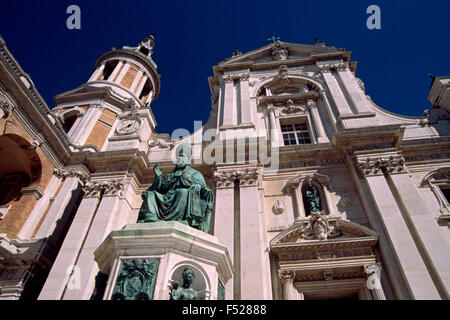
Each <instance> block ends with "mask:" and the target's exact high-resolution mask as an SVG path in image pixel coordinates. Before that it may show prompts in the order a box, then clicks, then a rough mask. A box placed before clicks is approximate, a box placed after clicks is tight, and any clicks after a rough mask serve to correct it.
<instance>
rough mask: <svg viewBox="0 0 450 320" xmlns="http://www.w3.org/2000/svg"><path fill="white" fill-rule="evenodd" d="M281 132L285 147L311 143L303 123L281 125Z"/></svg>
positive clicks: (306, 127)
mask: <svg viewBox="0 0 450 320" xmlns="http://www.w3.org/2000/svg"><path fill="white" fill-rule="evenodd" d="M281 132H282V134H283V141H284V145H285V146H292V145H298V144H308V143H311V137H310V136H309V130H308V126H307V125H306V123H305V122H299V123H287V124H281Z"/></svg>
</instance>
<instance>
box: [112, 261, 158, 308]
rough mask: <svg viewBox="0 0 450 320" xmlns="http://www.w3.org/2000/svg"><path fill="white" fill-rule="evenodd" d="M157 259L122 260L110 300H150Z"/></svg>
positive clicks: (156, 270)
mask: <svg viewBox="0 0 450 320" xmlns="http://www.w3.org/2000/svg"><path fill="white" fill-rule="evenodd" d="M158 263H159V260H158V259H133V260H123V261H122V263H121V265H120V270H119V275H118V276H117V280H116V284H115V286H114V291H113V294H112V297H111V300H152V299H153V291H154V289H155V280H156V274H157V272H158Z"/></svg>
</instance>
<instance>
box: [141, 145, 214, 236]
mask: <svg viewBox="0 0 450 320" xmlns="http://www.w3.org/2000/svg"><path fill="white" fill-rule="evenodd" d="M191 152H192V149H191V146H190V145H189V144H187V143H183V144H181V145H179V146H178V147H177V149H176V155H177V162H176V164H175V169H173V171H172V172H169V173H168V174H166V175H165V176H164V178H162V171H161V170H160V169H159V167H158V164H156V165H155V166H154V168H153V171H154V172H155V179H154V180H153V184H152V185H151V186H150V187H149V188H148V189H147V190H146V191H144V192H143V193H142V200H144V202H143V203H142V206H141V208H140V210H139V217H138V221H137V222H138V223H145V222H156V221H161V220H162V221H179V222H181V223H184V224H187V225H189V226H191V227H193V228H195V229H198V230H200V231H203V232H208V231H209V225H210V219H211V212H212V210H213V203H214V194H213V192H212V190H211V189H210V188H209V187H208V186H207V185H206V182H205V179H204V178H203V175H202V174H201V173H200V172H198V171H197V170H195V169H193V168H192V167H191V166H189V165H188V163H189V162H190V158H191Z"/></svg>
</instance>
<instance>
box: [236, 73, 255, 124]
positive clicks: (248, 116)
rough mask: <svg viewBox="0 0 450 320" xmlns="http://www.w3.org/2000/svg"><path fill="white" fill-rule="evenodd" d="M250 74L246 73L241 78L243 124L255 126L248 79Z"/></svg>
mask: <svg viewBox="0 0 450 320" xmlns="http://www.w3.org/2000/svg"><path fill="white" fill-rule="evenodd" d="M249 77H250V74H248V73H246V74H243V75H241V76H240V81H239V87H240V88H239V89H240V97H241V123H242V124H253V119H252V110H251V109H250V91H249V86H248V79H249Z"/></svg>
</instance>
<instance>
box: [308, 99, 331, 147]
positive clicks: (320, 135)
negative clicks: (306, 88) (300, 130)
mask: <svg viewBox="0 0 450 320" xmlns="http://www.w3.org/2000/svg"><path fill="white" fill-rule="evenodd" d="M307 106H308V108H309V110H310V111H311V118H312V120H313V123H314V128H315V129H316V132H317V142H318V143H321V142H330V140H329V139H328V137H327V135H326V133H325V130H324V128H323V125H322V121H321V120H320V116H319V111H317V104H316V102H315V101H314V100H308V103H307Z"/></svg>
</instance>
